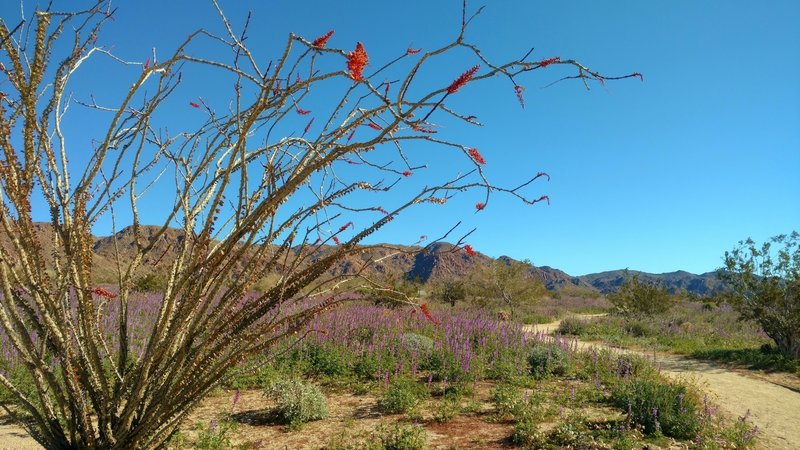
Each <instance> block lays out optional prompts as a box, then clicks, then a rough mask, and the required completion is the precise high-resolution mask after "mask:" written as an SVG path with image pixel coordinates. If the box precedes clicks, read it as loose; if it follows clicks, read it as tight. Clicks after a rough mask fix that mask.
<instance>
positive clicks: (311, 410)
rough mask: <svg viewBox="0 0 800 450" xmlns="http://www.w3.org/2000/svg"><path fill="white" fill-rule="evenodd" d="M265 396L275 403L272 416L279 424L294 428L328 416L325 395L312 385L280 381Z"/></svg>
mask: <svg viewBox="0 0 800 450" xmlns="http://www.w3.org/2000/svg"><path fill="white" fill-rule="evenodd" d="M266 396H267V397H268V398H271V399H274V400H276V401H277V405H275V408H273V410H272V414H273V417H274V419H275V421H277V422H279V423H283V424H287V425H289V426H292V427H296V426H300V425H302V424H304V423H306V422H310V421H312V420H320V419H324V418H325V417H327V416H328V402H327V400H326V399H325V395H324V394H323V393H322V391H321V390H320V389H319V387H317V386H316V385H313V384H307V383H304V382H302V381H300V380H280V381H277V382H275V383H273V384H272V385H271V386H270V387H268V388H267V389H266Z"/></svg>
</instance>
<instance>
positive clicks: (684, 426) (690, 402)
mask: <svg viewBox="0 0 800 450" xmlns="http://www.w3.org/2000/svg"><path fill="white" fill-rule="evenodd" d="M611 395H612V399H613V402H614V403H615V405H616V406H617V407H619V408H620V409H621V410H623V411H625V412H626V413H627V414H628V420H629V421H630V422H631V423H632V424H634V425H639V426H641V427H642V428H643V430H644V432H645V433H647V434H656V433H659V432H660V433H663V434H664V435H665V436H670V437H674V438H678V439H689V438H693V437H695V436H696V435H697V432H698V430H700V428H701V420H700V416H699V414H698V413H699V405H700V402H699V399H698V396H697V393H696V392H694V391H693V390H692V389H690V388H689V387H688V386H687V385H685V384H683V383H681V382H673V381H664V380H653V379H632V380H630V381H627V382H621V383H617V384H616V385H614V387H613V388H612V394H611Z"/></svg>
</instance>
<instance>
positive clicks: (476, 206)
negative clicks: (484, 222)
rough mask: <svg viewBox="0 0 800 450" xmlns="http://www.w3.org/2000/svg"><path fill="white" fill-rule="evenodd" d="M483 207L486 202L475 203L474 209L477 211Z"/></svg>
mask: <svg viewBox="0 0 800 450" xmlns="http://www.w3.org/2000/svg"><path fill="white" fill-rule="evenodd" d="M483 208H486V203H475V209H477V210H478V211H480V210H482V209H483Z"/></svg>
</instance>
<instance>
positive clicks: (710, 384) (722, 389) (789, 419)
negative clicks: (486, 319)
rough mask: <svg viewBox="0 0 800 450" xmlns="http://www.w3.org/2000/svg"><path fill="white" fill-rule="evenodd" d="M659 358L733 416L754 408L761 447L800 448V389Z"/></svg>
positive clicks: (540, 328) (547, 327)
mask: <svg viewBox="0 0 800 450" xmlns="http://www.w3.org/2000/svg"><path fill="white" fill-rule="evenodd" d="M579 317H583V318H588V317H591V316H586V315H582V316H579ZM559 324H560V321H557V322H552V323H547V324H542V325H532V326H528V327H527V328H528V330H529V331H532V332H537V333H545V334H552V333H553V332H554V331H555V330H557V329H558V325H559ZM593 346H600V347H606V348H613V347H611V346H608V345H606V344H603V343H601V342H579V347H580V348H589V347H593ZM615 349H616V348H615ZM616 350H618V351H621V352H625V353H638V354H641V355H644V356H647V357H648V358H650V359H653V357H654V354H653V353H652V352H643V351H636V350H628V349H616ZM655 360H656V364H658V366H659V367H660V368H661V370H662V371H663V372H664V373H666V374H667V375H669V376H673V377H684V378H690V379H694V380H696V381H697V382H698V384H699V385H700V386H702V387H703V388H704V389H705V390H706V392H708V393H709V394H711V395H712V396H713V397H715V400H716V403H717V404H719V406H720V408H722V410H723V411H725V412H726V413H727V414H728V415H730V416H731V417H739V416H742V415H744V414H745V412H746V411H747V410H750V420H751V421H752V422H753V423H754V424H756V425H757V426H758V428H759V429H760V430H761V433H760V443H761V445H760V447H759V448H764V449H770V450H796V449H798V448H800V393H798V392H796V391H793V390H791V389H788V388H786V387H784V386H781V385H780V384H775V383H773V382H770V381H769V380H767V379H758V378H753V377H749V376H745V375H742V374H740V373H737V372H735V371H731V370H729V369H727V368H725V367H722V366H719V365H714V364H713V363H708V362H704V361H698V360H695V359H691V358H687V357H683V356H677V355H669V354H664V353H656V354H655Z"/></svg>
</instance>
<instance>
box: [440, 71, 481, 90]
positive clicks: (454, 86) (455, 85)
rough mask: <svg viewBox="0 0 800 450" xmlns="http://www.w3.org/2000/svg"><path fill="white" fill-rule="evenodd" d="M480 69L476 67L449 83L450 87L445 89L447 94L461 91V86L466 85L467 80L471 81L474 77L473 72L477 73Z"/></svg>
mask: <svg viewBox="0 0 800 450" xmlns="http://www.w3.org/2000/svg"><path fill="white" fill-rule="evenodd" d="M480 67H481V66H480V65H477V66H475V67H473V68H471V69H469V70H467V71H466V72H464V73H462V74H461V75H459V76H458V78H456V79H455V80H453V82H452V83H450V86H448V87H447V93H448V94H452V93H454V92H456V91H457V90H459V89H461V87H462V86H464V85H465V84H467V82H469V80H471V79H472V77H473V76H475V72H477V71H478V69H480Z"/></svg>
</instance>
